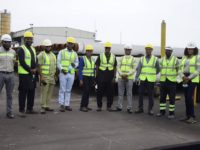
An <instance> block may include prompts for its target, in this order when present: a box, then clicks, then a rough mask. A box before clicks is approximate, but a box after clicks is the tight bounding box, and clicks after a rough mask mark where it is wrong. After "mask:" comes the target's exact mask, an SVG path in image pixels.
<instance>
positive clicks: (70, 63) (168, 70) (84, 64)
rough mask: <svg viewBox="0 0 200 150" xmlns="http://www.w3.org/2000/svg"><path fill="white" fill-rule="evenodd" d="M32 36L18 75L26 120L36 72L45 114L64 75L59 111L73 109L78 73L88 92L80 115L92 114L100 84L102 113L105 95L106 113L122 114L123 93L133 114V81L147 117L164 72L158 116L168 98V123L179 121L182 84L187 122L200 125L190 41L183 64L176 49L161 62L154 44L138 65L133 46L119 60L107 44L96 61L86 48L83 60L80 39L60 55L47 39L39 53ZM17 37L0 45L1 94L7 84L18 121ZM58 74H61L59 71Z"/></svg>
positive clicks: (197, 63) (27, 36)
mask: <svg viewBox="0 0 200 150" xmlns="http://www.w3.org/2000/svg"><path fill="white" fill-rule="evenodd" d="M33 38H34V36H33V34H32V32H30V31H26V32H25V33H24V44H23V45H22V46H20V48H19V49H18V50H17V55H18V63H17V64H18V75H19V88H18V90H19V97H18V99H19V115H20V116H21V117H26V114H35V113H37V112H36V111H34V109H33V106H34V96H35V88H36V74H37V73H38V74H39V78H40V85H41V110H40V113H41V114H45V113H46V112H47V111H54V110H53V109H52V108H51V107H50V106H49V102H50V100H51V97H52V93H53V88H54V85H55V78H56V76H57V72H58V73H59V83H60V88H59V98H58V102H59V105H60V108H59V110H60V112H65V111H72V108H71V106H70V101H71V90H72V86H73V83H74V79H75V72H76V71H77V72H78V76H79V81H80V86H81V87H82V88H83V92H82V98H81V103H80V111H83V112H87V111H90V110H92V109H91V108H90V107H89V97H90V94H91V92H92V90H91V89H92V88H91V87H92V86H94V85H95V84H96V86H97V111H99V112H100V111H102V105H103V104H102V98H103V96H104V93H106V96H107V111H122V110H123V100H124V93H125V91H126V96H127V107H126V110H127V112H128V113H133V104H132V101H133V98H132V88H133V82H136V83H137V84H138V86H139V101H138V109H137V110H136V111H135V113H136V114H140V113H143V112H144V109H143V96H144V95H145V90H146V91H147V94H148V100H149V103H148V109H147V111H148V114H149V115H153V114H154V112H153V106H154V85H155V83H156V82H157V75H158V74H160V78H159V82H160V112H159V113H157V114H156V116H157V117H162V116H165V115H166V109H167V103H166V99H167V97H169V107H168V109H169V115H168V118H169V119H173V118H174V117H175V96H176V85H177V83H181V82H182V84H183V88H184V96H185V105H186V118H184V119H183V121H185V122H187V123H196V120H195V113H194V100H193V94H194V90H195V87H196V86H197V84H198V83H199V74H200V57H199V55H198V48H197V47H196V45H195V44H194V43H189V44H188V45H187V47H186V48H185V50H184V55H183V57H182V59H181V60H179V59H178V58H176V57H175V56H174V55H173V49H172V48H171V47H166V48H165V56H164V57H162V58H161V59H158V57H156V56H154V55H153V54H152V51H153V49H154V48H153V46H152V45H151V44H147V45H146V46H145V52H146V54H145V56H142V57H141V58H139V62H137V61H136V58H134V57H133V56H132V55H131V52H132V46H131V45H125V46H124V51H125V54H124V56H122V57H121V58H120V60H119V61H118V62H117V60H116V56H115V55H114V54H113V53H112V52H111V48H112V43H110V42H106V43H104V47H105V52H103V53H101V54H99V56H98V57H97V59H96V61H95V60H94V59H93V58H92V54H93V50H94V48H93V45H90V44H88V45H86V46H85V54H84V56H81V57H78V55H77V53H76V52H75V51H74V50H73V48H74V44H75V39H74V38H73V37H68V38H67V47H66V48H65V49H63V50H61V51H59V53H58V55H57V57H56V56H55V54H54V53H53V52H52V51H51V50H52V43H51V41H50V40H49V39H46V40H44V41H43V43H42V46H43V48H44V50H43V51H41V52H40V53H39V54H38V55H36V50H35V48H34V47H33V46H32V43H33ZM11 42H12V39H11V37H10V35H7V34H5V35H3V36H2V37H1V44H2V46H1V47H0V91H1V90H2V88H3V86H4V84H5V85H6V86H5V87H6V95H7V117H8V118H14V114H13V109H12V94H13V89H14V83H15V81H14V63H15V61H16V53H15V51H14V50H12V49H11ZM57 70H58V71H57ZM116 77H117V78H118V80H117V81H118V102H117V106H116V108H113V107H112V105H113V97H114V82H115V79H116Z"/></svg>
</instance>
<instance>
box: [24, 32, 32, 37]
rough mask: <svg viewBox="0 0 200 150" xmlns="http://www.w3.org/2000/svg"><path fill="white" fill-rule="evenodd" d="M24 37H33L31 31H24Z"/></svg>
mask: <svg viewBox="0 0 200 150" xmlns="http://www.w3.org/2000/svg"><path fill="white" fill-rule="evenodd" d="M24 37H31V38H33V33H32V32H31V31H26V32H25V33H24Z"/></svg>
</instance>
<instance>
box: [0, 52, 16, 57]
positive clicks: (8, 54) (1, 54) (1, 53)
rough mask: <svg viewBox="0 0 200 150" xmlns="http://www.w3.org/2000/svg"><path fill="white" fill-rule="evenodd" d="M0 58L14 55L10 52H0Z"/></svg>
mask: <svg viewBox="0 0 200 150" xmlns="http://www.w3.org/2000/svg"><path fill="white" fill-rule="evenodd" d="M0 57H14V54H13V53H11V52H0Z"/></svg>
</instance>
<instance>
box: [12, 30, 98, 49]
mask: <svg viewBox="0 0 200 150" xmlns="http://www.w3.org/2000/svg"><path fill="white" fill-rule="evenodd" d="M26 31H31V32H33V34H34V43H33V45H34V46H38V45H41V41H43V40H44V39H50V40H51V41H52V43H57V44H63V43H66V39H67V37H70V36H72V37H75V38H76V41H77V43H82V42H83V41H86V42H94V41H95V36H96V35H95V33H94V32H89V31H83V30H79V29H74V28H69V27H31V28H27V29H24V30H20V31H16V32H13V33H12V37H13V41H14V42H17V43H18V44H19V45H21V44H23V34H24V32H26Z"/></svg>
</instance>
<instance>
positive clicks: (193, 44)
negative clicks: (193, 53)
mask: <svg viewBox="0 0 200 150" xmlns="http://www.w3.org/2000/svg"><path fill="white" fill-rule="evenodd" d="M196 47H197V46H196V44H195V43H194V42H189V43H188V44H187V47H186V48H196Z"/></svg>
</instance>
